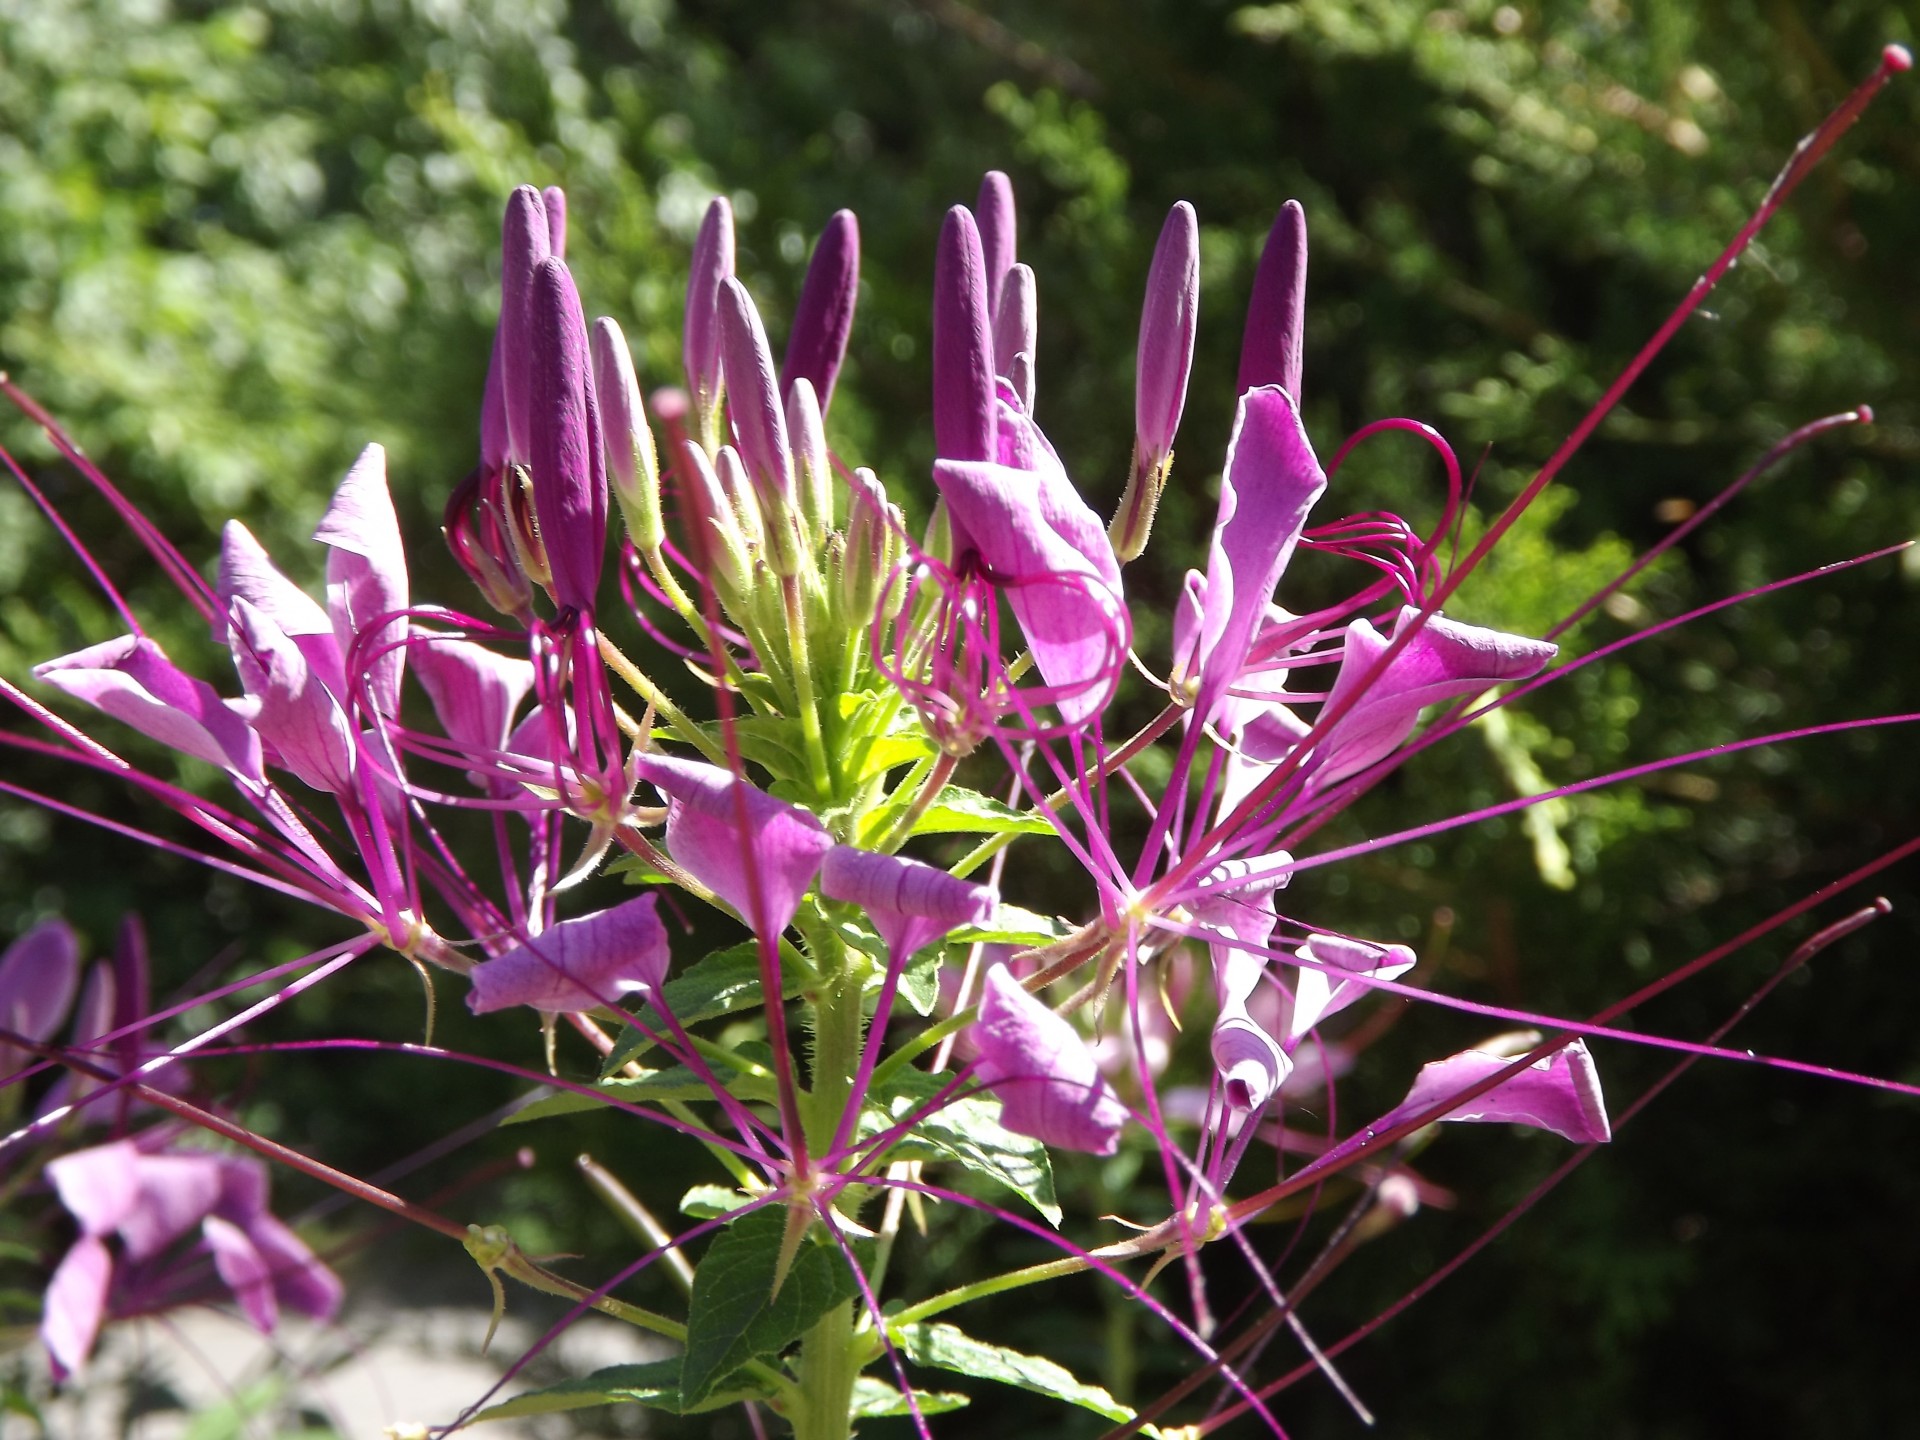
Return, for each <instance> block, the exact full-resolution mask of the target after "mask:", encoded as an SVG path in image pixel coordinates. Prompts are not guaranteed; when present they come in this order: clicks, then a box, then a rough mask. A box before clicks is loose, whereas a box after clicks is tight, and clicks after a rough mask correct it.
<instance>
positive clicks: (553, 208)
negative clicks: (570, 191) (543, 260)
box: [540, 185, 567, 260]
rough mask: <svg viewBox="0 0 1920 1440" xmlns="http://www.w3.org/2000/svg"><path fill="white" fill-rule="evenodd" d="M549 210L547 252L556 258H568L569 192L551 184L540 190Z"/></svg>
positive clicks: (543, 202)
mask: <svg viewBox="0 0 1920 1440" xmlns="http://www.w3.org/2000/svg"><path fill="white" fill-rule="evenodd" d="M540 200H541V203H542V204H544V205H545V206H546V210H547V253H548V254H549V255H551V256H553V258H554V259H556V260H564V259H566V258H567V192H566V191H564V190H562V189H561V188H560V187H559V186H558V185H549V186H547V188H546V189H544V190H542V191H541V192H540Z"/></svg>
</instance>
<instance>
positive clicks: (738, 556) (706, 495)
mask: <svg viewBox="0 0 1920 1440" xmlns="http://www.w3.org/2000/svg"><path fill="white" fill-rule="evenodd" d="M720 453H721V455H722V456H723V457H728V465H729V470H730V471H731V470H733V469H737V468H738V465H739V461H738V459H737V458H735V457H734V456H733V451H732V449H731V447H728V448H725V449H723V450H722V451H721V452H720ZM681 455H682V459H683V460H684V462H685V466H684V468H683V470H682V471H681V473H682V474H683V475H684V476H685V477H686V479H687V482H688V483H687V490H686V498H687V502H688V506H689V508H690V510H691V511H692V517H691V526H690V529H689V534H688V539H689V540H690V541H691V542H692V546H693V560H694V572H695V573H696V574H698V575H701V576H704V577H705V579H706V582H707V583H708V584H710V585H712V586H713V587H714V589H715V590H716V591H717V592H718V593H719V596H720V602H721V604H723V605H727V606H731V605H732V604H733V602H734V601H735V600H737V599H738V598H739V597H740V595H741V594H742V593H743V592H744V591H745V588H746V584H747V579H748V577H749V576H751V575H752V574H753V556H752V554H751V552H750V551H749V549H748V546H747V538H746V536H745V535H744V534H743V533H742V532H741V529H740V515H739V511H738V510H737V508H736V507H735V505H734V501H733V497H732V496H731V495H729V494H728V493H727V491H726V490H725V488H724V487H723V486H722V485H721V483H720V477H719V475H718V474H716V473H715V471H714V467H713V465H712V463H711V462H710V461H709V460H708V459H707V452H706V451H705V450H702V449H701V448H700V446H699V445H698V444H696V443H695V442H694V441H692V440H688V441H687V442H686V443H685V445H684V446H683V447H682V450H681ZM745 480H746V477H745V476H744V475H742V476H741V477H740V483H742V484H743V485H744V484H745Z"/></svg>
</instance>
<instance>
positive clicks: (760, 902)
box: [634, 755, 833, 935]
mask: <svg viewBox="0 0 1920 1440" xmlns="http://www.w3.org/2000/svg"><path fill="white" fill-rule="evenodd" d="M634 770H635V772H636V773H637V774H638V775H639V778H641V779H642V780H645V781H648V782H649V783H650V784H652V785H654V786H655V787H656V788H657V789H659V791H660V792H661V793H662V794H664V795H665V796H667V797H668V801H669V806H668V810H667V853H668V854H670V855H671V856H673V858H674V860H675V861H676V862H678V863H679V864H681V865H684V866H685V867H686V868H687V872H688V873H689V874H691V875H692V876H693V878H694V879H696V880H698V881H699V882H700V883H701V884H702V885H705V886H706V887H707V888H708V889H709V890H711V891H713V893H714V894H716V895H718V896H719V897H720V898H721V899H722V900H724V901H726V902H727V904H729V905H731V906H732V907H733V908H734V910H735V911H736V912H737V913H738V914H739V915H740V916H741V917H742V918H743V919H744V920H746V921H747V923H748V924H749V925H755V924H758V925H763V926H765V933H767V934H774V935H777V934H778V933H779V932H780V931H782V930H784V929H786V928H787V926H788V924H790V923H791V922H792V920H793V916H794V912H795V911H797V910H798V909H799V908H800V900H801V897H803V896H804V895H805V894H806V893H807V890H808V888H809V887H810V886H811V885H812V884H813V877H814V876H815V875H817V874H818V873H819V872H820V862H821V861H822V860H824V859H825V858H826V854H827V851H828V850H830V849H832V848H833V837H832V836H830V835H829V834H828V833H827V831H826V827H825V826H823V825H822V824H821V823H820V822H819V821H818V820H816V819H815V818H814V817H813V816H812V815H811V814H809V813H808V812H807V811H805V810H802V809H801V808H800V807H799V806H798V805H789V804H787V803H786V802H785V801H784V800H776V799H774V798H773V796H771V795H769V794H767V793H766V792H765V791H764V790H759V789H756V788H755V787H754V786H752V785H749V784H748V783H747V782H746V781H744V780H742V779H739V778H738V777H737V776H734V775H731V774H729V773H728V772H727V771H725V770H722V769H721V768H720V767H719V766H717V765H708V764H706V763H704V762H703V761H698V760H680V759H676V758H675V757H673V756H669V755H641V756H638V757H637V758H636V759H635V760H634Z"/></svg>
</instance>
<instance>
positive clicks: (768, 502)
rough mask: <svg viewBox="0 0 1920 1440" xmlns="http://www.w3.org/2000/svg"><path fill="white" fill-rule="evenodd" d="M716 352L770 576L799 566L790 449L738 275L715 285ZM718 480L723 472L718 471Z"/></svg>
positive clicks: (767, 353)
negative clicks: (755, 500) (717, 312)
mask: <svg viewBox="0 0 1920 1440" xmlns="http://www.w3.org/2000/svg"><path fill="white" fill-rule="evenodd" d="M719 305H720V353H721V357H722V362H723V363H722V369H723V370H724V372H725V375H726V386H727V411H728V413H729V414H730V415H731V416H732V417H733V434H734V438H735V441H736V443H737V444H738V446H739V450H740V457H741V459H742V460H744V461H745V462H746V467H747V473H748V475H749V476H750V477H751V479H752V480H753V488H754V490H755V492H756V493H757V494H758V495H759V497H760V513H761V516H762V518H763V519H764V520H765V522H766V527H765V528H766V536H767V563H768V565H769V566H771V568H772V569H773V572H774V573H775V574H776V575H792V574H795V573H797V572H798V570H799V567H800V554H799V551H798V548H797V541H798V537H799V531H798V524H799V514H798V509H797V502H796V499H795V495H794V481H793V454H792V452H791V450H790V449H789V447H788V442H787V417H786V412H785V409H784V407H783V406H782V405H781V403H780V381H779V377H778V376H777V375H776V374H775V373H774V369H773V354H772V351H771V350H770V349H769V348H768V346H767V332H766V330H765V328H764V327H763V326H762V325H761V324H760V312H759V311H758V310H756V309H755V308H754V304H753V297H752V296H751V295H749V294H747V288H746V286H744V285H742V284H741V283H740V282H739V281H738V280H733V279H728V280H724V281H722V282H721V285H720V300H719ZM722 478H723V479H724V478H725V477H724V475H723V476H722Z"/></svg>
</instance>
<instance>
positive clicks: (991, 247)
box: [961, 170, 1016, 458]
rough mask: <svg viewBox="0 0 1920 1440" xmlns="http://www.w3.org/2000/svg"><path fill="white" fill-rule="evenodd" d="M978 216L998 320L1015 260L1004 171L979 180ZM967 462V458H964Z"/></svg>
mask: <svg viewBox="0 0 1920 1440" xmlns="http://www.w3.org/2000/svg"><path fill="white" fill-rule="evenodd" d="M974 206H975V212H974V213H975V214H976V215H978V216H979V225H980V251H981V258H982V260H983V261H984V264H985V274H986V279H987V307H988V313H989V314H991V315H992V316H994V317H995V319H996V320H997V319H998V317H999V314H1000V297H1001V290H1002V285H1003V284H1004V282H1005V280H1006V277H1007V272H1008V271H1009V270H1011V269H1013V262H1014V258H1015V230H1016V221H1015V217H1014V210H1013V181H1011V180H1009V179H1008V178H1007V176H1006V173H1005V172H1004V171H1000V170H989V171H988V172H987V173H986V174H985V175H984V176H983V177H982V178H981V180H980V196H979V198H978V199H977V200H976V201H975V202H974ZM961 458H965V457H961Z"/></svg>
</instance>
